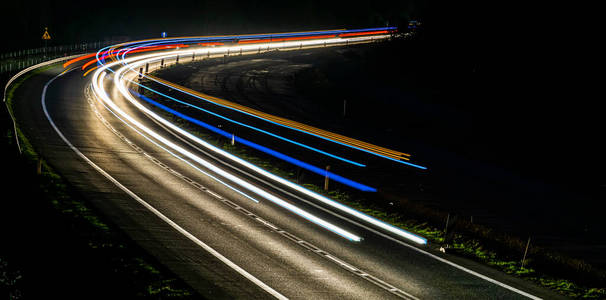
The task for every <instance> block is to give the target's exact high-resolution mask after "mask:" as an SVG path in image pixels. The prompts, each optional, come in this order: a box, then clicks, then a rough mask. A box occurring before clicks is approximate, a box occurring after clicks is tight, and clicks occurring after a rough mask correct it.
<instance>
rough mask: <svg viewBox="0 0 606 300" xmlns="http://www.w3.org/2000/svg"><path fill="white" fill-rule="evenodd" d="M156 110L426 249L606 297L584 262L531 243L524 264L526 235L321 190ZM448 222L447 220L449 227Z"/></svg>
mask: <svg viewBox="0 0 606 300" xmlns="http://www.w3.org/2000/svg"><path fill="white" fill-rule="evenodd" d="M161 72H162V71H155V74H154V75H155V76H158V77H160V78H163V77H162V73H161ZM181 75H183V74H181ZM164 79H167V80H171V79H173V78H164ZM171 81H174V82H175V83H177V84H181V85H184V84H185V83H184V82H183V81H181V80H177V81H175V80H174V79H173V80H171ZM143 83H144V84H145V85H146V86H150V87H152V88H153V89H157V90H161V89H162V87H161V86H159V85H157V84H155V83H154V82H151V81H146V80H145V79H143ZM140 92H141V93H142V94H143V95H144V96H147V97H149V98H152V99H154V100H156V101H159V102H160V103H162V104H164V105H167V106H169V107H172V108H174V109H179V107H178V105H177V106H176V105H175V104H174V103H172V102H170V101H167V100H166V99H165V98H162V97H159V96H158V95H156V94H153V93H152V92H150V91H148V90H146V89H141V90H140ZM169 94H170V95H173V94H175V95H176V92H174V91H169ZM152 109H153V107H152ZM156 111H157V112H158V113H159V114H161V115H163V116H164V117H166V118H167V119H169V120H171V121H172V122H174V123H176V124H178V125H179V126H180V127H182V128H184V129H186V130H188V131H189V132H191V133H193V134H195V135H196V136H198V137H200V138H202V139H203V140H205V141H207V142H209V143H211V144H214V145H215V146H217V147H219V148H222V149H224V150H226V151H228V152H230V153H232V154H234V155H236V156H238V157H240V158H242V159H244V160H247V161H249V162H251V163H253V164H255V165H257V166H259V167H261V168H263V169H265V170H267V171H269V172H272V173H274V174H276V175H278V176H281V177H283V178H286V179H289V180H291V181H293V182H297V183H299V184H301V185H303V186H305V187H306V188H308V189H310V190H312V191H314V192H317V193H320V194H323V195H325V196H328V197H330V198H332V199H334V200H336V201H339V202H341V203H343V204H346V205H348V206H351V207H353V208H355V209H357V210H359V211H361V212H364V213H366V214H368V215H370V216H373V217H375V218H377V219H380V220H383V221H385V222H388V223H390V224H392V225H394V226H397V227H400V228H402V229H405V230H408V231H410V232H414V233H416V234H419V235H421V236H423V237H425V238H427V239H428V240H429V247H431V248H433V249H434V250H437V249H440V248H444V250H445V252H447V253H448V254H451V255H456V256H460V257H466V258H469V259H472V260H475V261H478V262H482V263H484V264H486V265H488V266H491V267H493V268H495V269H497V270H500V271H502V272H504V273H507V274H510V275H512V276H516V277H519V278H523V279H526V280H529V281H532V282H534V283H536V284H538V285H542V286H544V287H547V288H549V289H552V290H555V291H557V292H559V293H560V294H562V295H565V296H568V297H573V298H590V299H604V298H606V284H605V283H606V272H604V271H603V270H599V269H596V268H594V267H592V266H591V265H590V264H588V263H586V262H584V261H582V260H578V259H573V258H570V257H567V256H564V255H561V254H559V253H555V252H553V251H550V250H547V249H543V248H541V247H537V246H534V245H532V244H530V247H529V248H528V250H527V253H526V258H525V261H524V265H523V266H522V262H521V261H522V257H523V255H524V252H525V250H526V244H527V241H526V240H524V239H521V238H519V237H515V236H511V235H508V234H506V233H503V232H498V231H496V230H494V229H491V228H488V227H486V226H483V225H480V224H474V223H472V222H471V221H468V220H462V219H460V218H457V216H455V215H449V214H448V213H447V212H444V211H440V210H437V209H433V208H428V207H425V206H423V205H421V204H418V203H415V202H414V201H410V200H407V199H403V198H400V197H398V198H395V197H392V196H390V195H382V197H384V199H383V200H384V201H374V200H375V199H369V198H368V197H367V196H366V195H365V194H364V193H360V192H357V191H354V190H351V189H347V188H339V187H336V188H335V186H338V185H337V184H333V183H331V185H330V186H331V189H330V190H328V191H324V190H323V189H322V183H321V182H322V178H319V176H317V175H315V174H307V175H306V174H305V172H302V171H301V170H300V169H298V168H297V167H294V166H292V165H290V164H287V163H285V162H283V161H280V160H277V159H275V158H273V157H270V156H268V155H265V154H264V153H261V152H258V151H255V150H254V149H250V148H247V147H243V146H241V145H239V144H237V143H236V144H235V145H231V143H230V140H229V139H227V138H224V137H221V136H219V135H216V134H213V133H212V132H210V131H206V130H204V129H202V128H200V127H197V126H196V125H194V124H192V123H189V122H188V121H185V120H183V119H180V118H178V117H176V116H174V115H171V114H169V113H166V112H164V111H161V110H156ZM446 220H449V221H448V224H447V225H446Z"/></svg>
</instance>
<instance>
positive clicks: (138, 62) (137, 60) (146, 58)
mask: <svg viewBox="0 0 606 300" xmlns="http://www.w3.org/2000/svg"><path fill="white" fill-rule="evenodd" d="M365 39H366V40H368V39H370V37H358V38H355V41H363V40H365ZM374 39H377V37H374ZM351 40H354V39H353V38H352V39H351ZM324 41H326V42H327V44H333V43H343V40H342V39H324V40H310V41H301V42H281V43H267V44H256V45H254V46H252V45H246V46H231V47H229V46H224V47H216V48H211V49H208V50H193V51H192V50H175V51H170V52H168V53H164V54H157V53H156V54H148V55H141V56H137V57H133V58H127V59H124V60H122V62H123V63H124V65H126V66H127V68H128V69H130V70H131V71H133V72H135V73H137V74H138V72H137V71H136V69H137V67H140V66H142V65H145V64H146V63H152V62H154V61H157V60H160V59H167V58H172V57H176V56H177V55H191V54H192V53H194V52H195V53H207V51H211V53H213V54H217V53H227V51H228V49H229V51H230V52H231V51H236V52H239V50H240V49H242V51H254V52H256V51H257V49H259V48H261V49H267V47H268V46H269V47H270V49H271V48H278V47H277V46H276V45H275V44H282V46H283V47H299V46H300V45H301V44H303V46H311V45H323V44H324ZM232 53H234V52H232ZM124 71H125V70H124V67H123V68H121V69H120V70H119V71H117V72H116V76H118V78H119V80H117V85H118V89H119V91H120V93H122V95H123V96H124V97H125V98H126V99H128V100H129V101H130V102H131V103H133V105H135V106H136V107H137V108H139V109H141V110H142V111H143V112H145V113H146V114H148V115H149V116H151V117H152V118H154V119H156V120H157V121H158V122H161V123H162V124H164V125H166V126H168V127H169V128H171V129H173V130H175V131H176V132H178V133H179V134H181V135H183V136H185V137H187V138H188V139H190V140H192V141H194V142H195V143H197V144H199V145H201V146H203V147H204V148H206V149H208V150H211V151H213V152H214V153H217V154H219V155H221V156H223V157H225V158H227V159H229V160H231V161H233V162H236V163H238V164H240V165H242V166H245V167H247V168H249V169H251V170H253V171H254V172H255V173H257V174H259V175H262V176H263V177H265V178H268V179H270V180H272V181H274V182H277V183H279V184H282V185H284V186H287V187H289V188H291V189H293V190H296V191H298V192H301V193H303V194H305V195H307V196H309V197H312V198H313V199H316V200H318V201H320V202H322V203H324V204H326V205H329V206H330V207H333V208H335V209H338V210H339V211H341V212H344V213H346V214H348V215H351V216H354V217H356V218H358V219H360V220H363V221H365V222H367V223H370V224H372V225H374V226H377V227H379V228H381V229H383V230H386V231H388V232H390V233H393V234H395V235H397V236H400V237H402V238H405V239H407V240H410V241H412V242H415V243H417V244H427V239H425V238H423V237H420V236H418V235H415V234H413V233H410V232H408V231H405V230H403V229H401V228H398V227H395V226H393V225H390V224H387V223H385V222H383V221H381V220H378V219H376V218H373V217H371V216H369V215H367V214H364V213H362V212H359V211H357V210H355V209H353V208H351V207H349V206H346V205H343V204H341V203H339V202H336V201H334V200H332V199H329V198H327V197H324V196H322V195H320V194H317V193H315V192H313V191H311V190H309V189H306V188H305V187H303V186H300V185H298V184H295V183H293V182H291V181H289V180H286V179H284V178H282V177H279V176H277V175H274V174H272V173H270V172H268V171H266V170H264V169H262V168H259V167H257V166H256V165H254V164H251V163H249V162H247V161H245V160H243V159H241V158H239V157H237V156H235V155H232V154H230V153H228V152H226V151H223V150H222V149H219V148H217V147H215V146H213V145H211V144H209V143H207V142H205V141H203V140H201V139H200V138H198V137H196V136H194V135H192V134H190V133H189V132H187V131H185V130H183V129H181V128H179V127H178V126H175V125H173V124H172V123H170V122H168V121H166V120H165V119H163V118H162V117H160V116H159V115H157V114H155V113H154V112H153V111H151V110H149V109H147V108H146V107H145V106H143V105H141V104H140V103H139V102H138V101H136V100H135V99H134V97H133V96H132V95H131V94H130V93H129V92H128V89H127V88H126V82H125V81H129V80H126V79H123V78H121V77H122V76H124V75H125V74H124V75H118V74H122V73H123V72H124Z"/></svg>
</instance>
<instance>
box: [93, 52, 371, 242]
mask: <svg viewBox="0 0 606 300" xmlns="http://www.w3.org/2000/svg"><path fill="white" fill-rule="evenodd" d="M119 64H120V62H114V63H110V64H107V65H105V66H103V67H102V68H100V69H99V70H96V71H95V73H94V74H93V77H92V81H93V90H94V91H95V94H96V95H97V97H98V99H100V100H102V101H103V102H104V103H105V104H106V105H108V106H109V107H110V108H111V109H112V110H113V111H114V112H115V113H117V114H118V115H120V116H121V117H122V118H124V119H125V120H127V121H128V122H130V123H131V124H132V125H134V126H135V127H137V128H139V129H140V130H141V131H143V132H145V133H147V134H148V135H149V136H151V137H153V138H154V139H156V140H157V141H159V142H161V143H162V144H164V145H166V146H167V147H169V148H171V149H173V150H175V151H176V152H179V153H181V154H182V155H183V156H185V157H187V158H189V159H192V160H193V161H195V162H197V163H199V164H200V165H202V166H204V167H205V168H207V169H209V170H211V171H213V172H215V173H216V174H219V175H220V176H222V177H223V178H226V179H228V180H230V181H232V182H234V183H236V184H238V185H239V186H241V187H243V188H245V189H247V190H249V191H251V192H253V193H255V194H257V195H259V196H261V197H263V198H265V199H267V200H269V201H271V202H273V203H275V204H277V205H279V206H281V207H283V208H285V209H287V210H289V211H291V212H293V213H295V214H297V215H299V216H301V217H303V218H305V219H307V220H309V221H311V222H312V223H315V224H317V225H319V226H321V227H323V228H325V229H327V230H329V231H332V232H334V233H336V234H338V235H340V236H342V237H344V238H346V239H348V240H351V241H356V242H358V241H361V240H362V238H361V237H359V236H357V235H355V234H353V233H350V232H348V231H346V230H344V229H342V228H341V227H338V226H335V225H333V224H331V223H329V222H327V221H325V220H323V219H321V218H318V217H316V216H315V215H313V214H310V213H309V212H307V211H305V210H303V209H300V208H299V207H297V206H295V205H292V204H290V203H288V202H286V201H284V200H282V199H280V198H278V197H276V196H275V195H273V194H270V193H268V192H266V191H264V190H263V189H260V188H258V187H256V186H254V185H252V184H250V183H249V182H247V181H244V180H242V179H240V178H238V177H236V176H234V175H232V174H230V173H228V172H226V171H224V170H223V169H221V168H219V167H217V166H215V165H213V164H212V163H210V162H209V161H207V160H204V159H202V158H201V157H199V156H197V155H195V154H194V153H192V152H190V151H188V150H186V149H184V148H182V147H180V146H178V145H177V144H175V143H173V142H171V141H169V140H168V139H166V138H164V137H163V136H161V135H160V134H158V133H156V132H154V131H153V130H151V129H149V128H148V127H146V126H144V125H143V124H141V123H140V122H138V121H137V120H135V119H134V118H133V117H132V116H130V115H128V114H127V113H125V112H124V111H123V110H122V109H121V108H120V107H118V106H117V105H116V104H115V103H114V102H113V101H112V100H111V98H110V97H109V96H108V95H107V93H106V91H105V89H104V88H102V87H104V79H105V77H106V76H107V72H105V70H106V69H107V68H111V67H114V66H117V65H119ZM126 69H127V68H126V67H122V68H120V69H119V70H118V71H117V72H116V73H115V74H114V79H118V80H115V81H116V82H117V83H118V84H117V87H118V89H119V90H120V92H121V93H122V94H123V95H127V96H126V98H127V99H128V100H129V101H131V102H132V103H133V104H134V105H135V106H136V107H137V108H139V109H141V110H142V111H144V112H145V113H147V114H149V115H151V116H153V117H154V119H156V120H158V121H159V122H161V123H162V124H164V125H165V126H167V127H169V128H171V129H173V130H177V129H179V130H181V129H180V128H178V127H177V126H175V125H173V124H172V123H170V122H168V121H166V120H164V119H163V118H161V117H160V116H158V115H156V114H155V113H153V112H152V111H150V110H148V109H147V108H145V107H144V106H143V105H141V104H140V103H138V102H137V101H135V100H134V99H133V97H132V96H131V95H130V94H129V93H128V92H127V91H126V87H125V86H124V85H122V84H120V83H119V82H120V81H121V80H120V79H119V78H120V74H121V73H122V72H123V71H125V70H126Z"/></svg>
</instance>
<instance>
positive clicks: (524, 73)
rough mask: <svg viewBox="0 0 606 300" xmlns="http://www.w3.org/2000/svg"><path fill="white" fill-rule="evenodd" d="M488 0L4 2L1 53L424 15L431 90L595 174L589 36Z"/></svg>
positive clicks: (540, 10) (540, 12)
mask: <svg viewBox="0 0 606 300" xmlns="http://www.w3.org/2000/svg"><path fill="white" fill-rule="evenodd" d="M487 2H490V1H473V2H469V1H466V2H461V1H449V2H447V1H443V2H437V1H422V0H388V1H357V2H352V1H320V0H306V1H305V0H304V1H275V0H269V1H268V0H263V1H262V0H251V1H234V0H223V1H204V0H202V1H191V0H186V1H173V2H172V3H171V2H168V4H167V3H163V4H160V3H159V2H153V1H134V2H106V3H103V2H93V1H48V2H43V3H40V4H37V5H33V4H32V3H29V2H24V1H21V2H12V1H11V2H9V3H8V4H3V6H4V7H7V6H8V7H7V8H6V10H5V14H4V16H5V18H2V19H1V20H2V21H1V22H2V25H3V26H2V28H3V36H4V41H9V42H3V44H2V49H1V50H2V51H3V52H4V51H7V50H10V49H11V48H26V47H37V46H39V45H41V44H42V41H41V39H40V37H41V35H42V33H43V28H44V27H45V26H48V27H49V30H50V34H51V35H52V37H53V40H52V43H55V44H61V43H70V42H79V41H96V40H102V39H106V38H110V37H125V38H130V39H138V38H149V37H159V35H160V33H161V32H162V31H166V32H168V34H169V36H177V35H205V34H232V33H260V32H280V31H293V30H314V29H334V28H362V27H370V26H384V25H386V24H387V23H389V25H396V26H398V25H402V24H404V22H406V21H407V20H409V19H418V20H421V21H423V22H424V25H423V26H424V29H423V42H424V43H425V44H426V45H425V49H428V51H426V53H424V54H423V56H422V57H421V56H419V57H417V58H415V59H422V60H426V61H425V62H423V63H426V64H427V67H428V68H433V69H432V72H434V73H435V74H436V76H437V77H441V78H442V81H441V82H438V81H436V84H440V85H444V86H447V84H448V81H449V80H450V79H449V78H452V84H451V85H450V86H452V87H454V88H458V89H462V90H463V91H462V92H461V91H459V93H458V95H469V97H464V96H457V97H455V96H454V94H455V93H452V95H453V96H452V101H453V103H456V105H460V106H464V107H468V108H469V107H475V108H474V109H475V110H474V113H476V115H486V117H484V119H485V120H483V117H479V118H477V119H478V120H481V122H483V121H486V123H485V124H488V123H492V124H494V123H498V122H501V123H503V124H511V126H509V125H507V126H505V125H503V126H500V127H499V126H497V127H498V128H497V127H495V128H497V129H498V131H495V133H494V134H495V135H498V136H499V138H500V137H502V138H503V140H504V142H503V144H504V145H506V146H508V147H511V150H512V151H513V150H516V151H518V152H524V151H521V150H520V149H516V148H519V147H524V148H528V149H529V150H530V151H531V152H532V151H534V153H531V154H532V155H533V156H536V157H543V160H544V161H546V164H548V163H549V161H554V162H555V163H557V164H560V163H564V164H570V162H569V161H570V160H574V161H575V164H578V163H577V162H580V163H581V164H582V165H586V166H588V168H591V169H592V172H597V171H596V169H599V168H597V167H596V166H601V165H605V164H604V159H600V157H601V151H602V150H603V148H602V147H599V145H598V144H599V139H597V138H596V137H597V136H599V135H600V134H601V129H602V124H603V122H602V121H601V119H602V118H601V112H602V111H603V108H604V107H603V105H601V102H600V101H597V100H596V97H594V96H592V94H591V92H590V90H591V86H593V84H592V83H595V79H594V80H593V81H592V80H591V78H590V77H589V76H588V75H587V74H588V73H586V72H582V71H581V69H580V66H582V65H585V64H587V63H588V55H585V54H584V53H583V54H581V55H579V54H580V53H579V52H578V48H579V47H580V46H575V45H577V44H576V42H577V41H576V40H575V37H576V36H577V35H578V33H579V31H580V30H579V29H582V28H581V27H580V25H575V24H576V23H575V22H572V23H571V22H570V20H573V21H574V20H577V19H579V18H580V17H579V15H578V14H575V13H573V12H570V13H568V14H565V15H563V16H562V15H557V14H555V13H554V11H555V10H557V9H558V8H557V7H555V6H539V5H536V6H534V7H533V6H532V5H531V4H529V3H527V2H524V3H516V2H508V3H499V4H496V3H487ZM141 5H143V6H142V7H140V6H141ZM560 9H561V8H560ZM566 9H569V8H568V7H566ZM6 12H9V13H8V14H7V13H6ZM575 49H577V50H576V51H575ZM421 65H422V64H421ZM470 72H476V74H477V75H474V78H475V79H474V81H471V82H463V81H462V79H461V78H468V77H469V76H467V75H468V74H469V73H470ZM444 78H445V79H444ZM442 90H443V91H444V92H447V93H449V92H450V91H448V90H447V89H446V88H443V89H442ZM489 119H492V120H489ZM495 120H498V121H495ZM481 122H480V123H479V124H478V126H480V127H481V126H483V125H485V124H483V123H481ZM493 138H494V137H493ZM533 149H534V150H533ZM594 158H596V159H598V162H599V163H598V164H595V163H594V161H593V159H594ZM604 177H605V176H604V175H599V176H598V177H597V178H601V179H598V180H602V179H604Z"/></svg>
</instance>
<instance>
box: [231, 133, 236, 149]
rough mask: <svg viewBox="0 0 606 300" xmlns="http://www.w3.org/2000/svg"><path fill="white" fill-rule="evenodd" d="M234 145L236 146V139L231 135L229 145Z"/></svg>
mask: <svg viewBox="0 0 606 300" xmlns="http://www.w3.org/2000/svg"><path fill="white" fill-rule="evenodd" d="M235 144H236V137H235V135H234V134H233V133H232V134H231V145H232V146H233V145H235Z"/></svg>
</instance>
